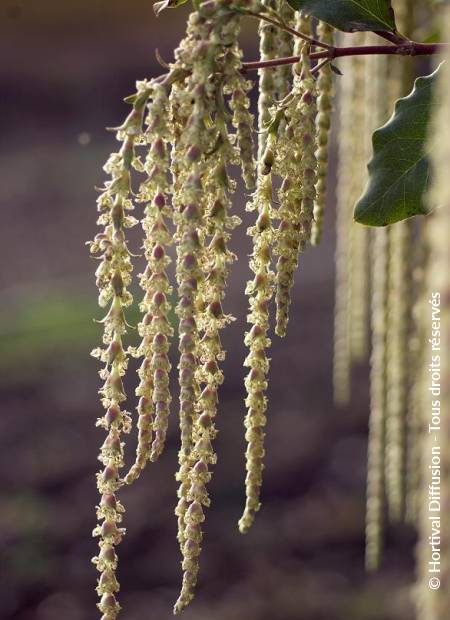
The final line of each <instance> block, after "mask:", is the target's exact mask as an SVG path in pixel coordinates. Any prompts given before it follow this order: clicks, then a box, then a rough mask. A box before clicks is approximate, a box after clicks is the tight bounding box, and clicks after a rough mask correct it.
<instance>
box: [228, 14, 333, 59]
mask: <svg viewBox="0 0 450 620" xmlns="http://www.w3.org/2000/svg"><path fill="white" fill-rule="evenodd" d="M239 12H240V13H242V14H243V15H249V16H250V17H256V18H257V19H260V20H261V21H264V22H267V23H269V24H272V25H273V26H277V27H278V28H280V29H281V30H284V31H285V32H289V34H292V35H293V36H294V37H297V38H299V39H303V41H307V42H308V43H309V44H310V45H313V46H314V47H322V48H323V49H327V50H332V49H333V47H332V46H331V45H328V44H327V43H323V42H322V41H317V39H313V38H311V37H309V36H308V35H306V34H303V32H299V31H298V30H295V29H294V28H291V27H290V26H288V25H287V24H283V23H282V22H279V21H277V20H276V19H273V18H272V17H270V16H268V15H265V14H264V13H256V12H255V11H250V10H247V9H241V10H240V11H239Z"/></svg>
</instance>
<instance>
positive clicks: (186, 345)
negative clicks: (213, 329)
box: [180, 334, 195, 353]
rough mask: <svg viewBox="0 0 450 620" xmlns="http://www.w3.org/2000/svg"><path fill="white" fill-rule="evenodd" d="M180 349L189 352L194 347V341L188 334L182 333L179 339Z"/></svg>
mask: <svg viewBox="0 0 450 620" xmlns="http://www.w3.org/2000/svg"><path fill="white" fill-rule="evenodd" d="M180 349H182V350H183V351H186V352H187V353H191V352H192V351H193V350H194V349H195V341H194V339H193V338H192V336H191V335H190V334H183V336H182V337H181V339H180Z"/></svg>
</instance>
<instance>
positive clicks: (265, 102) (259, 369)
mask: <svg viewBox="0 0 450 620" xmlns="http://www.w3.org/2000/svg"><path fill="white" fill-rule="evenodd" d="M259 35H260V53H261V58H263V59H266V60H267V59H270V58H273V57H274V54H275V49H274V38H273V27H272V26H271V25H270V24H267V23H264V22H261V23H260V26H259ZM259 89H260V90H259V99H258V113H259V117H258V124H259V131H260V133H259V137H258V160H259V161H261V159H262V156H263V154H264V151H265V148H266V137H267V134H266V130H267V123H268V121H269V120H270V111H269V110H270V107H271V106H272V105H273V102H274V93H275V90H274V89H275V84H274V79H273V70H272V69H261V70H260V71H259ZM271 202H272V179H271V174H270V173H269V174H261V171H259V174H258V181H257V187H256V190H255V193H254V196H253V198H252V201H251V202H250V203H249V205H248V206H247V209H250V210H255V212H256V215H257V219H256V223H255V226H252V227H250V228H249V230H248V234H249V235H250V236H251V237H252V239H253V253H252V256H251V258H250V268H251V270H252V271H253V273H254V275H255V277H254V279H253V280H250V281H249V282H248V283H247V288H246V294H247V295H248V297H249V304H250V313H249V315H248V317H247V320H248V322H249V323H250V324H251V325H252V328H251V329H250V331H249V332H247V333H246V335H245V344H246V345H247V347H248V349H249V353H248V355H247V358H246V360H245V365H246V366H247V367H248V368H249V369H250V370H249V373H248V375H247V377H246V379H245V387H246V390H247V398H246V401H245V404H246V407H247V415H246V418H245V428H246V432H245V438H246V440H247V452H246V470H247V476H246V479H245V493H246V501H245V508H244V512H243V514H242V517H241V519H240V520H239V530H240V532H241V533H245V532H247V531H248V529H249V527H250V526H251V525H252V523H253V520H254V518H255V514H256V512H257V511H258V510H259V507H260V499H259V497H260V491H261V484H262V472H263V468H264V465H263V459H264V427H265V425H266V415H265V412H266V409H267V396H266V394H265V391H266V389H267V373H268V371H269V359H268V357H267V352H266V351H267V348H268V347H269V346H270V340H269V338H268V336H267V332H268V329H269V302H270V299H271V297H272V281H273V274H272V271H271V268H270V254H271V252H270V248H271V244H272V240H273V239H272V237H273V229H272V222H271Z"/></svg>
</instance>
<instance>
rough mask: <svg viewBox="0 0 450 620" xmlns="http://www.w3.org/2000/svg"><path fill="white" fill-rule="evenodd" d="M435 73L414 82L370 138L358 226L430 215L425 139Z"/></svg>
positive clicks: (357, 205) (429, 119)
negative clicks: (367, 178) (407, 93)
mask: <svg viewBox="0 0 450 620" xmlns="http://www.w3.org/2000/svg"><path fill="white" fill-rule="evenodd" d="M439 69H440V67H438V68H437V69H436V71H434V72H433V73H432V74H431V75H428V76H425V77H420V78H418V79H417V80H416V82H415V84H414V89H413V91H412V92H411V93H410V94H409V95H408V96H407V97H404V98H403V99H399V100H398V101H397V103H396V105H395V111H394V114H393V116H392V117H391V119H390V120H389V121H388V122H387V123H386V124H385V125H384V126H383V127H380V129H377V130H376V131H375V133H374V134H373V152H374V155H373V157H372V160H371V161H370V163H369V165H368V170H369V181H368V183H367V186H366V189H365V191H364V193H363V195H362V197H361V198H360V199H359V200H358V202H357V204H356V207H355V213H354V218H355V221H356V222H358V223H360V224H366V225H367V226H386V225H388V224H394V223H395V222H400V221H401V220H404V219H407V218H409V217H412V216H414V215H424V214H426V213H428V211H429V209H428V208H427V206H426V201H425V195H426V192H427V190H428V187H429V185H430V163H429V159H428V152H427V138H428V135H429V129H430V123H431V120H432V118H433V108H434V107H435V106H436V105H437V102H436V101H435V100H434V97H433V86H434V84H435V82H436V79H437V75H438V72H439Z"/></svg>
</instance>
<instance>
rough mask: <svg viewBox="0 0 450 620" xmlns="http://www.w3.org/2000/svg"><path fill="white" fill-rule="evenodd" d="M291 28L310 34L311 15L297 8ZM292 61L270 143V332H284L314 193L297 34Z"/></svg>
mask: <svg viewBox="0 0 450 620" xmlns="http://www.w3.org/2000/svg"><path fill="white" fill-rule="evenodd" d="M296 27H297V30H299V31H301V32H303V33H304V34H311V20H310V19H309V18H308V17H306V16H304V15H302V14H299V15H298V16H297V21H296ZM294 51H295V55H300V61H299V62H298V63H296V64H295V65H294V66H293V88H292V91H291V93H290V95H289V97H287V98H286V103H285V105H284V107H283V111H284V123H285V126H284V128H283V129H280V131H282V132H283V135H282V137H281V136H280V138H279V140H278V143H277V146H276V153H277V156H276V160H275V165H274V169H275V171H276V172H277V174H278V175H279V176H280V177H281V178H282V179H283V182H282V184H281V186H280V188H279V191H278V200H279V207H278V209H277V212H276V217H277V218H278V219H279V220H280V223H279V226H278V229H277V231H276V235H275V247H274V253H275V254H276V255H277V256H278V261H277V266H276V294H275V301H276V324H275V333H276V334H277V335H278V336H280V337H284V336H285V335H286V331H287V325H288V320H289V308H290V304H291V289H292V287H293V284H294V276H295V272H296V270H297V266H298V259H299V254H301V253H302V252H303V251H304V250H305V248H306V246H307V244H308V242H309V241H310V236H311V226H312V223H313V207H314V200H315V197H316V187H315V186H316V178H317V159H316V156H315V144H316V140H315V133H316V132H315V130H316V126H315V123H314V119H315V116H316V109H317V108H316V84H315V81H314V79H313V77H312V73H311V62H310V58H309V45H308V44H307V43H306V42H305V41H302V40H301V39H298V40H297V41H296V43H295V48H294Z"/></svg>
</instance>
